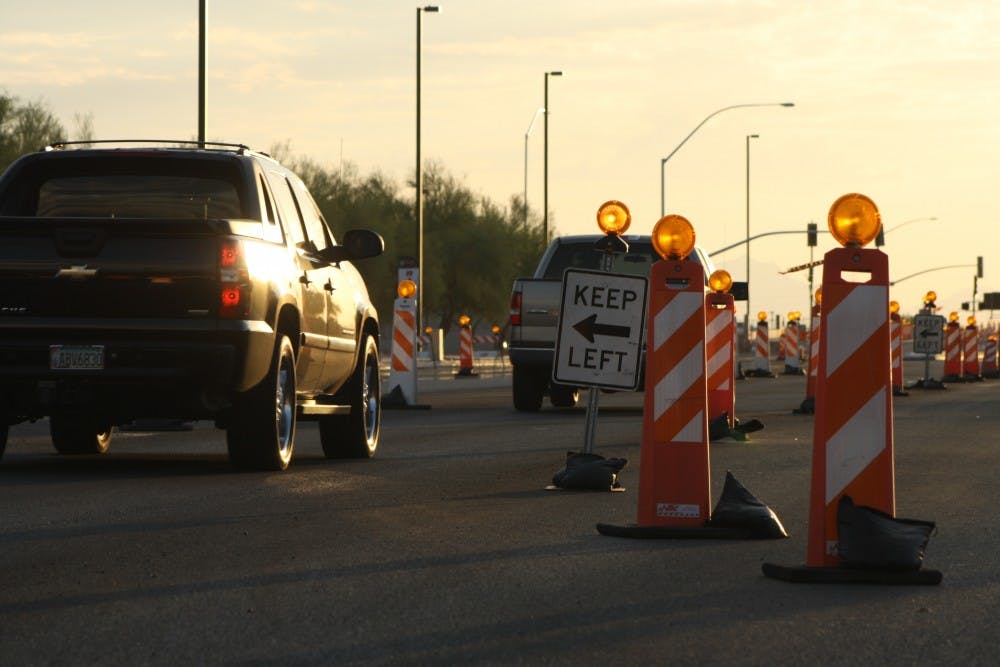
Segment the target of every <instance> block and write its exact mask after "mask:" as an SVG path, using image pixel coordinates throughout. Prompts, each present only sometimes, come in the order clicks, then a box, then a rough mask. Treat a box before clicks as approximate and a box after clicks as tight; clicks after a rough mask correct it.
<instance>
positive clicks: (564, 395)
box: [549, 382, 580, 408]
mask: <svg viewBox="0 0 1000 667" xmlns="http://www.w3.org/2000/svg"><path fill="white" fill-rule="evenodd" d="M579 400H580V388H579V387H574V386H571V385H568V384H557V383H555V382H553V383H552V384H551V385H549V402H551V403H552V405H553V406H555V407H557V408H572V407H574V406H575V405H576V403H577V401H579Z"/></svg>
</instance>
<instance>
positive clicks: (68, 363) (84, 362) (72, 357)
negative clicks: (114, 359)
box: [49, 345, 104, 371]
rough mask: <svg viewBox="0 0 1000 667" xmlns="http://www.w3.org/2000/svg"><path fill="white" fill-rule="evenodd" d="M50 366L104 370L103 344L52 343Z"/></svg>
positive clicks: (52, 367)
mask: <svg viewBox="0 0 1000 667" xmlns="http://www.w3.org/2000/svg"><path fill="white" fill-rule="evenodd" d="M49 368H51V369H52V370H60V371H63V370H70V371H74V370H103V369H104V346H103V345H50V346H49Z"/></svg>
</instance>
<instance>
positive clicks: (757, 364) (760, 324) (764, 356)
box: [743, 311, 774, 378]
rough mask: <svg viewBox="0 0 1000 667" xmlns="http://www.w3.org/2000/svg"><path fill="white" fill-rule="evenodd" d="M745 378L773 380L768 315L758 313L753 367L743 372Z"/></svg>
mask: <svg viewBox="0 0 1000 667" xmlns="http://www.w3.org/2000/svg"><path fill="white" fill-rule="evenodd" d="M743 375H744V376H745V377H758V378H773V377H774V373H772V372H771V338H770V333H769V332H768V328H767V313H765V312H764V311H760V312H759V313H757V337H756V340H755V341H754V356H753V366H752V367H751V368H750V370H748V371H746V370H745V371H743Z"/></svg>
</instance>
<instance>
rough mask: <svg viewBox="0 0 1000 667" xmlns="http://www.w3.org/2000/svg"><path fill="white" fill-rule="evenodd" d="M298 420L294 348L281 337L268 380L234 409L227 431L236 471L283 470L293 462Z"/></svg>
mask: <svg viewBox="0 0 1000 667" xmlns="http://www.w3.org/2000/svg"><path fill="white" fill-rule="evenodd" d="M295 418H296V414H295V348H293V347H292V342H291V341H290V340H288V336H281V339H280V340H279V341H278V343H277V344H276V345H275V348H274V355H273V357H272V359H271V370H270V371H269V372H268V374H267V377H265V378H264V380H263V381H262V382H261V383H260V384H259V385H257V386H256V387H254V388H253V389H251V390H250V391H248V392H246V393H245V394H243V395H242V396H240V397H239V398H238V399H237V401H236V404H235V405H234V406H233V414H232V416H231V417H230V419H229V424H228V426H227V428H226V447H227V448H228V449H229V460H230V461H231V462H232V464H233V465H234V466H236V467H237V468H249V469H255V470H284V469H285V468H287V467H288V464H289V463H291V461H292V449H293V448H294V445H295Z"/></svg>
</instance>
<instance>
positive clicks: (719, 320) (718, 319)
mask: <svg viewBox="0 0 1000 667" xmlns="http://www.w3.org/2000/svg"><path fill="white" fill-rule="evenodd" d="M732 323H733V313H732V311H730V310H724V311H722V312H721V313H719V314H718V315H716V316H715V318H714V319H713V320H712V321H711V322H709V323H708V331H707V332H706V333H707V335H706V336H705V337H706V338H707V339H708V340H712V339H713V338H715V337H716V336H718V335H719V334H721V333H724V332H725V330H726V327H728V326H729V325H731V324H732Z"/></svg>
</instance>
